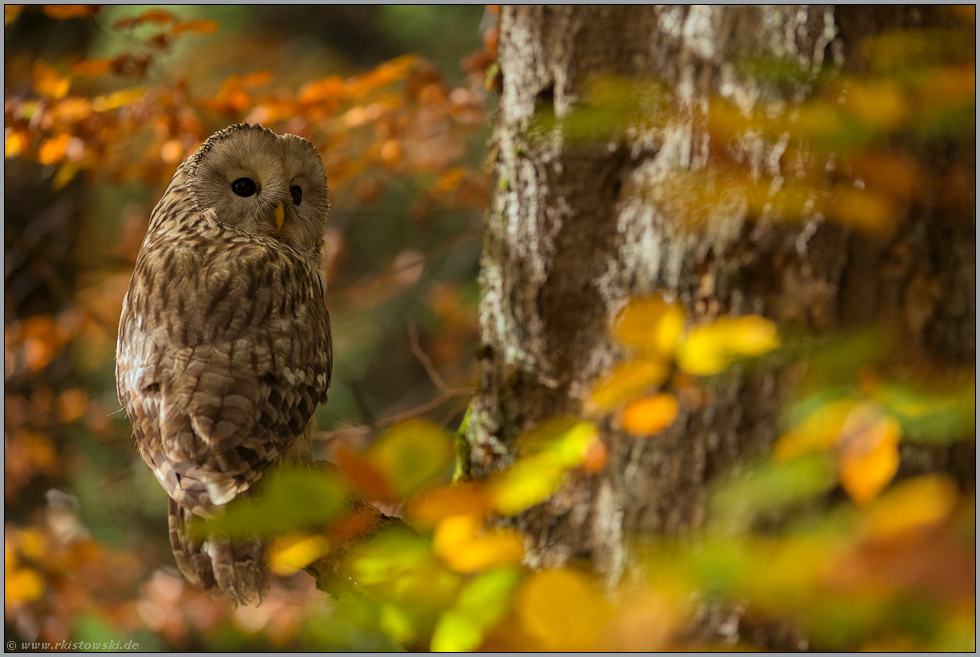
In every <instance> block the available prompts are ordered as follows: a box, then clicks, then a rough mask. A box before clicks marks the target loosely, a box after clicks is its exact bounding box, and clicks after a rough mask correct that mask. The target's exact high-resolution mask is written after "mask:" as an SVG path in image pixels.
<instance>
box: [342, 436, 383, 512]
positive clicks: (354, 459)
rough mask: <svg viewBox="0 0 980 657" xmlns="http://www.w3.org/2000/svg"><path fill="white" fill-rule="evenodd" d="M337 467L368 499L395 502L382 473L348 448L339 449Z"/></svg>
mask: <svg viewBox="0 0 980 657" xmlns="http://www.w3.org/2000/svg"><path fill="white" fill-rule="evenodd" d="M337 466H338V467H339V468H340V471H341V472H343V473H344V476H345V477H347V479H348V480H349V481H350V483H351V484H353V486H354V487H355V488H356V489H357V490H358V491H360V492H361V493H362V494H363V495H364V496H365V497H367V498H368V499H371V500H380V501H383V502H392V501H394V496H393V495H392V494H391V491H390V489H389V487H388V483H387V482H386V481H385V479H384V477H383V476H382V475H381V473H380V472H378V470H377V469H376V468H375V467H374V466H373V465H371V464H370V463H368V462H367V461H366V460H364V459H362V458H361V457H360V456H358V455H357V454H355V453H354V452H352V451H351V450H349V449H347V448H346V447H338V448H337Z"/></svg>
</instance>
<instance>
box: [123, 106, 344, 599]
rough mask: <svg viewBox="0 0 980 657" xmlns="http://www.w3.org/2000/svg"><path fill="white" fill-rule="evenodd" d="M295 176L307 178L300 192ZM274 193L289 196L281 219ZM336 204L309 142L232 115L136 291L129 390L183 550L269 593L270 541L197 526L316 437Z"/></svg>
mask: <svg viewBox="0 0 980 657" xmlns="http://www.w3.org/2000/svg"><path fill="white" fill-rule="evenodd" d="M226 169H227V170H226ZM236 177H250V178H254V179H255V180H256V181H257V182H258V188H259V191H257V192H256V193H255V194H254V195H252V197H250V198H242V197H240V196H238V195H236V194H235V193H233V192H232V189H231V186H230V180H228V179H229V178H231V179H234V178H236ZM292 185H302V186H304V196H303V201H302V203H301V204H299V205H296V204H294V203H293V202H292V201H291V200H290V193H289V187H290V186H292ZM195 199H209V200H210V202H211V204H210V205H208V206H206V207H201V206H198V205H197V203H196V202H195ZM277 204H288V207H287V209H286V213H285V216H286V221H285V223H284V224H283V225H282V227H281V230H279V229H278V228H277V227H276V225H275V221H274V214H273V213H274V211H275V208H276V205H277ZM304 204H305V205H304ZM326 209H327V188H326V180H325V177H324V175H323V165H322V163H321V162H320V159H319V157H318V156H316V151H315V150H314V149H313V147H312V145H310V144H309V143H308V142H306V141H305V140H301V139H300V138H298V137H294V136H292V135H289V136H287V137H280V136H278V135H276V134H275V133H273V132H271V131H269V130H266V129H265V128H262V127H260V126H250V125H248V124H239V125H235V126H231V127H229V128H226V129H225V130H222V131H221V132H218V133H216V134H215V135H213V136H212V137H211V138H210V139H208V140H207V142H205V144H204V145H203V146H202V147H201V148H200V150H198V151H197V153H195V154H194V155H192V156H191V157H190V158H188V160H187V161H186V162H185V163H184V164H182V165H181V166H180V168H178V170H177V172H176V173H175V175H174V178H173V181H172V182H171V184H170V187H169V188H168V189H167V192H166V193H165V194H164V196H163V198H161V199H160V202H159V203H158V204H157V206H156V208H155V209H154V211H153V213H152V215H151V219H150V226H149V229H148V232H147V236H146V239H145V240H144V242H143V245H142V247H141V249H140V253H139V256H138V258H137V262H136V267H135V270H134V272H133V277H132V281H131V283H130V288H129V292H128V293H127V294H126V297H125V299H124V302H123V311H122V316H121V318H120V324H119V341H118V345H117V351H116V381H117V388H118V392H119V398H120V401H121V402H122V403H123V404H124V405H125V407H126V410H127V413H128V415H129V418H130V421H131V423H132V426H133V435H134V438H135V441H136V445H137V446H138V448H139V451H140V454H141V455H142V456H143V459H144V460H145V461H146V462H147V464H148V465H149V466H150V468H151V469H152V470H153V472H154V474H155V475H156V477H157V479H158V480H159V481H160V484H161V485H162V486H163V488H164V489H165V490H166V492H167V494H168V495H169V496H170V498H171V501H170V509H169V515H170V537H171V545H172V547H173V548H174V554H175V557H176V559H177V563H178V565H179V566H180V569H181V571H183V572H184V574H185V575H187V576H188V578H189V579H191V580H192V581H197V582H198V583H199V584H200V585H201V586H203V587H204V588H210V587H215V586H216V587H218V588H219V589H221V590H222V591H224V592H225V593H226V594H228V595H229V596H230V597H231V598H232V599H234V600H236V601H237V602H251V601H254V600H256V599H258V597H259V596H260V595H261V594H262V592H263V591H264V589H265V587H266V585H267V582H268V575H267V574H266V573H265V572H264V568H265V566H264V562H263V554H264V546H263V545H262V543H261V541H259V540H258V539H254V540H237V541H233V542H229V541H228V540H227V539H219V538H217V537H209V538H208V540H207V541H204V542H195V541H193V540H191V539H190V537H189V535H188V534H187V532H186V527H187V524H188V522H189V519H190V517H191V514H196V515H198V516H204V517H209V516H213V515H214V514H216V513H219V512H220V508H221V507H222V506H223V505H224V504H227V503H228V502H229V501H231V500H232V499H234V498H235V497H236V496H238V495H240V494H243V493H245V492H246V491H248V489H249V488H250V487H251V486H252V485H253V484H254V483H255V482H256V481H257V480H258V479H259V478H260V477H261V476H262V473H263V472H264V471H265V470H266V468H268V467H269V466H270V465H271V464H273V463H276V462H277V461H279V460H281V459H282V458H283V457H284V455H285V454H287V452H290V450H295V448H296V447H297V443H299V442H301V441H305V440H308V438H309V432H310V431H311V430H312V427H313V422H314V421H313V413H314V410H315V409H316V405H317V404H318V403H322V402H325V401H326V399H327V389H328V387H329V383H330V370H331V364H332V353H331V341H330V325H329V316H328V314H327V308H326V298H325V292H326V291H325V284H324V280H323V275H322V263H321V256H320V241H321V238H322V235H323V230H324V224H325V221H326Z"/></svg>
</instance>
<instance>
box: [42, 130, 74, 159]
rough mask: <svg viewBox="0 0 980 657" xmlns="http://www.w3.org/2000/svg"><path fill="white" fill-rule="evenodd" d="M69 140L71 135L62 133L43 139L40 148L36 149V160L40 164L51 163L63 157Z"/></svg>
mask: <svg viewBox="0 0 980 657" xmlns="http://www.w3.org/2000/svg"><path fill="white" fill-rule="evenodd" d="M70 140H71V137H69V136H68V135H66V134H64V133H62V134H60V135H57V136H54V137H51V138H50V139H48V140H47V141H45V142H44V143H43V144H42V145H41V150H40V151H38V154H37V160H38V162H40V163H41V164H53V163H54V162H57V161H58V160H60V159H61V158H62V157H64V155H65V151H66V150H68V142H69V141H70Z"/></svg>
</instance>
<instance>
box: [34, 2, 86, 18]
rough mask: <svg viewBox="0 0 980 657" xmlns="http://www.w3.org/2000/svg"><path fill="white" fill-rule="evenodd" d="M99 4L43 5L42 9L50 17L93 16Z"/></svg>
mask: <svg viewBox="0 0 980 657" xmlns="http://www.w3.org/2000/svg"><path fill="white" fill-rule="evenodd" d="M97 9H98V5H42V6H41V11H43V12H44V15H45V16H47V17H48V18H54V19H57V20H68V19H70V18H85V17H86V16H91V15H92V14H93V13H94V12H95V11H96V10H97Z"/></svg>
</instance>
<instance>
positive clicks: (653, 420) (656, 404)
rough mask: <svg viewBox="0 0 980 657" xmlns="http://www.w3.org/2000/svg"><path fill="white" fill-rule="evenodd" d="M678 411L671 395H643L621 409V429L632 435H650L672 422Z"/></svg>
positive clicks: (677, 406)
mask: <svg viewBox="0 0 980 657" xmlns="http://www.w3.org/2000/svg"><path fill="white" fill-rule="evenodd" d="M679 411H680V406H679V405H678V403H677V398H676V397H674V396H673V395H669V394H666V393H663V394H659V395H654V396H653V397H644V398H643V399H638V400H636V401H635V402H633V403H632V404H630V405H629V406H627V407H626V408H625V409H624V410H623V429H625V430H626V431H627V432H629V433H631V434H633V435H634V436H652V435H653V434H655V433H659V432H661V431H663V430H664V429H666V428H667V427H669V426H670V425H671V424H673V423H674V420H675V419H677V414H678V412H679Z"/></svg>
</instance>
